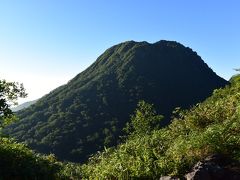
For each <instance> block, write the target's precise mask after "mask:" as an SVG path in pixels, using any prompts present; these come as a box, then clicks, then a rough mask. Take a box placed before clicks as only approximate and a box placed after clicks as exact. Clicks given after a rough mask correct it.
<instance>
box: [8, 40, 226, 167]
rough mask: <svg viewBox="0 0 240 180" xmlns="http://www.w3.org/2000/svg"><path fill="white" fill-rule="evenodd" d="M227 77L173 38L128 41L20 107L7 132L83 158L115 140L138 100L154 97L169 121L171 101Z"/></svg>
mask: <svg viewBox="0 0 240 180" xmlns="http://www.w3.org/2000/svg"><path fill="white" fill-rule="evenodd" d="M226 84H227V81H225V80H224V79H222V78H220V77H219V76H217V75H216V74H215V73H214V72H213V71H212V70H211V69H210V68H209V67H208V66H207V64H205V63H204V62H203V60H202V59H201V57H200V56H198V55H197V53H196V52H194V51H192V50H191V49H190V48H188V47H185V46H183V45H181V44H180V43H177V42H174V41H164V40H163V41H159V42H156V43H153V44H150V43H147V42H134V41H128V42H124V43H121V44H118V45H115V46H113V47H111V48H109V49H107V50H106V51H105V52H104V53H103V54H102V55H101V56H100V57H99V58H97V60H96V62H94V63H93V64H92V65H91V66H90V67H89V68H87V69H86V70H85V71H83V72H82V73H80V74H78V75H77V76H76V77H74V78H73V79H72V80H70V81H69V82H68V83H67V84H66V85H63V86H61V87H59V88H57V89H55V90H53V91H52V92H50V93H49V94H47V95H46V96H44V97H42V98H41V99H39V100H38V101H37V102H36V103H35V104H34V105H32V106H30V107H29V108H26V109H24V110H22V111H19V112H18V116H19V118H20V121H19V122H17V123H15V124H13V125H12V126H10V127H8V128H7V129H6V131H5V132H6V133H8V134H10V135H11V136H13V137H15V138H17V139H18V140H19V141H24V142H26V143H27V144H29V145H30V147H32V148H33V149H36V150H37V151H39V152H42V153H49V152H51V153H54V154H56V156H57V157H59V158H60V159H65V160H70V161H76V162H79V161H84V160H86V159H87V157H88V156H89V155H91V154H93V153H96V152H97V151H98V150H102V149H103V147H104V146H111V145H115V144H116V143H117V141H118V137H119V135H120V134H121V130H122V128H123V127H124V126H125V124H126V122H127V121H128V120H129V116H130V114H132V113H133V112H134V109H135V108H136V105H137V103H138V101H139V100H142V99H143V100H145V101H147V102H150V103H153V104H155V106H156V110H157V112H158V113H159V114H163V115H164V116H165V119H164V120H163V121H162V124H163V125H167V124H169V120H170V114H171V112H172V110H173V109H174V108H175V107H179V106H180V107H182V108H188V107H190V105H193V104H195V103H198V102H201V101H203V100H204V99H205V98H207V97H209V96H210V95H211V93H212V92H213V90H214V89H216V88H220V87H223V86H225V85H226Z"/></svg>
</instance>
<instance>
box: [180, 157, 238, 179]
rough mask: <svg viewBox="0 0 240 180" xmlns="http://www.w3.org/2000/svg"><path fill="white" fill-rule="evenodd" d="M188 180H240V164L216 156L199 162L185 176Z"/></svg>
mask: <svg viewBox="0 0 240 180" xmlns="http://www.w3.org/2000/svg"><path fill="white" fill-rule="evenodd" d="M185 178H186V179H187V180H239V179H240V163H239V162H237V161H234V160H232V159H230V158H228V157H226V156H223V155H220V154H215V155H212V156H209V157H207V158H206V159H205V160H204V161H199V162H198V163H197V164H196V165H195V166H194V167H193V169H192V171H191V172H189V173H188V174H186V175H185Z"/></svg>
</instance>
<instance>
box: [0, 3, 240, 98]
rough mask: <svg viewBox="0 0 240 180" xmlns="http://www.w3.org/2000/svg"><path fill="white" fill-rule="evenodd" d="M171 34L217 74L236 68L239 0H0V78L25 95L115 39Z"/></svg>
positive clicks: (69, 74) (69, 72)
mask: <svg viewBox="0 0 240 180" xmlns="http://www.w3.org/2000/svg"><path fill="white" fill-rule="evenodd" d="M161 39H166V40H175V41H178V42H180V43H182V44H184V45H185V46H189V47H191V48H192V49H193V50H194V51H197V53H198V54H199V55H200V56H201V57H202V58H203V60H204V61H205V62H206V63H207V64H208V65H209V66H210V67H211V68H212V69H213V70H214V71H215V72H216V73H217V74H218V75H220V76H222V77H223V78H225V79H229V78H230V77H231V76H232V75H233V74H234V71H233V68H239V67H240V0H198V1H197V0H195V1H194V0H118V1H117V0H38V1H37V0H0V78H1V79H2V78H5V79H7V80H14V81H19V82H22V83H24V85H25V88H26V90H27V92H28V93H29V97H28V98H27V99H25V100H22V101H21V102H23V101H28V100H33V99H36V98H39V97H41V96H42V95H44V94H46V93H48V92H49V91H51V90H53V89H54V88H56V87H57V86H59V85H62V84H65V83H66V82H67V81H68V80H70V79H71V78H73V77H74V76H75V75H76V74H78V73H79V72H81V71H83V70H84V69H85V68H86V67H88V66H89V65H90V64H91V63H93V62H94V61H95V60H96V58H97V57H98V56H99V55H100V54H101V53H103V51H104V50H105V49H107V48H109V47H110V46H112V45H115V44H118V43H120V42H122V41H127V40H135V41H148V42H151V43H154V42H156V41H159V40H161Z"/></svg>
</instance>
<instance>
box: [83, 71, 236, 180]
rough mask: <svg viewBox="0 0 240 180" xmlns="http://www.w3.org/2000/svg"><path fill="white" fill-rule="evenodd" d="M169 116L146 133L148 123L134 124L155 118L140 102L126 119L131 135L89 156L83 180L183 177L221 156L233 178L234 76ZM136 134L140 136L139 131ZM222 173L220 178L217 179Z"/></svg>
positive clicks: (222, 175)
mask: <svg viewBox="0 0 240 180" xmlns="http://www.w3.org/2000/svg"><path fill="white" fill-rule="evenodd" d="M173 115H174V116H173V118H172V121H171V124H170V125H169V126H167V127H165V128H159V129H155V128H152V129H151V131H149V128H151V126H149V125H151V123H148V124H147V125H148V126H147V127H149V128H146V127H145V128H144V126H143V127H141V126H138V124H137V123H136V122H139V123H141V122H143V121H145V120H148V122H149V120H150V122H153V120H156V119H159V115H158V114H156V113H155V111H154V108H153V106H152V105H149V104H146V103H145V104H143V103H140V104H139V107H138V109H137V110H136V113H135V115H134V116H133V117H132V121H131V124H132V125H133V127H134V128H133V131H132V132H131V133H130V135H129V136H128V137H127V138H126V141H125V142H124V143H122V144H120V145H118V146H117V148H109V149H105V150H104V151H103V152H101V153H98V154H96V155H95V156H94V157H92V158H91V159H90V161H89V162H88V163H87V164H85V165H83V166H82V172H81V173H82V176H83V177H84V178H86V179H92V178H93V179H94V178H95V177H98V178H100V179H159V177H161V176H166V175H170V176H175V177H176V176H177V177H179V178H182V179H184V177H183V176H184V174H186V173H187V172H189V171H190V169H191V168H192V167H193V165H194V164H195V163H197V162H198V161H200V160H203V159H204V158H206V157H207V156H209V155H213V154H219V155H220V154H221V155H222V156H225V157H228V158H231V159H233V160H235V161H233V162H234V166H235V167H231V166H230V167H228V168H232V169H231V173H236V174H238V176H237V177H239V175H240V174H239V172H240V163H239V162H240V75H238V76H234V77H233V78H232V79H231V84H230V85H228V86H226V87H225V88H223V89H217V90H215V91H214V93H213V95H212V96H211V97H209V98H207V99H206V100H205V101H204V102H202V103H199V104H196V105H195V106H193V107H192V108H191V109H190V110H180V109H176V110H175V111H174V113H173ZM141 124H142V123H141ZM145 125H146V124H145ZM139 130H141V131H139ZM142 130H145V133H140V132H142ZM237 162H238V163H237ZM222 163H225V164H227V163H229V162H222ZM202 168H203V167H202ZM218 168H220V167H218ZM205 174H206V172H205ZM225 175H226V174H221V176H220V179H221V178H222V179H224V176H225ZM229 175H231V174H229ZM196 177H197V175H196ZM206 177H207V176H206ZM198 178H200V179H204V178H203V177H199V176H198ZM225 178H226V177H225ZM228 179H234V176H232V177H231V176H228Z"/></svg>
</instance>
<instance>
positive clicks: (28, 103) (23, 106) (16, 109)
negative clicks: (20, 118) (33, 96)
mask: <svg viewBox="0 0 240 180" xmlns="http://www.w3.org/2000/svg"><path fill="white" fill-rule="evenodd" d="M36 102H37V100H33V101H28V102H25V103H22V104H20V105H18V106H16V107H14V108H12V111H13V112H17V111H20V110H22V109H25V108H28V107H29V106H31V105H32V104H34V103H36Z"/></svg>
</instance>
